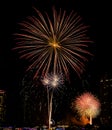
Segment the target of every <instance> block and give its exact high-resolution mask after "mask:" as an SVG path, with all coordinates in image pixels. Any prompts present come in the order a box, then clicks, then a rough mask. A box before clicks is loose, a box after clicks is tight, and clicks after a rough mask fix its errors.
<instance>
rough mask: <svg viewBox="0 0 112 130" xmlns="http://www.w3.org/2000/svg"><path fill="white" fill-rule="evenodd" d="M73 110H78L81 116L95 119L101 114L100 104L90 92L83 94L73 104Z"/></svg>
mask: <svg viewBox="0 0 112 130" xmlns="http://www.w3.org/2000/svg"><path fill="white" fill-rule="evenodd" d="M72 109H73V110H77V112H78V113H79V115H80V116H85V117H90V124H91V123H92V118H95V117H96V116H97V115H98V114H99V113H100V102H99V100H98V99H97V97H95V96H94V95H93V94H91V93H90V92H86V93H83V94H82V95H80V96H79V97H77V98H76V99H75V100H74V101H73V102H72Z"/></svg>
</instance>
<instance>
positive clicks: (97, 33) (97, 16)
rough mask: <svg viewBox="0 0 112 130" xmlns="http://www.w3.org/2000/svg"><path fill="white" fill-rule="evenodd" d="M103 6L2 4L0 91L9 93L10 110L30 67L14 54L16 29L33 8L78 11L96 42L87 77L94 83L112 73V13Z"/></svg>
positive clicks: (92, 1) (43, 1) (24, 0)
mask: <svg viewBox="0 0 112 130" xmlns="http://www.w3.org/2000/svg"><path fill="white" fill-rule="evenodd" d="M102 2H103V1H101V4H99V3H100V2H99V3H98V1H97V0H15V1H12V0H10V1H8V0H7V1H6V0H5V1H3V2H1V3H0V32H1V35H0V38H1V39H0V77H1V78H0V89H3V90H6V92H7V94H8V98H9V100H10V106H11V105H12V106H13V105H14V104H16V103H17V102H18V100H19V98H16V99H15V97H17V96H19V94H18V93H19V91H20V89H21V88H20V87H19V86H20V81H21V80H22V78H23V76H24V73H25V70H26V68H27V65H28V61H24V60H23V59H22V60H21V59H19V57H18V55H17V54H16V53H15V52H13V51H12V50H11V49H12V48H13V47H14V46H15V42H14V39H13V33H15V31H16V29H17V23H18V22H20V21H22V20H23V19H24V18H25V17H27V16H29V15H30V14H31V13H32V7H33V6H35V7H37V9H39V10H41V11H44V10H45V11H48V12H49V11H50V9H51V8H52V6H55V7H56V8H58V9H59V8H62V9H65V10H67V11H71V10H75V11H76V12H77V13H79V15H80V16H81V17H82V18H83V22H84V23H85V24H87V25H89V26H90V30H89V31H90V32H89V35H90V37H91V39H92V40H93V41H94V46H93V48H92V52H93V53H94V57H93V58H92V59H91V60H90V61H89V63H88V68H87V73H86V74H85V75H86V76H88V75H91V77H92V80H93V81H95V80H97V79H98V80H99V79H100V77H102V75H103V74H104V73H105V72H109V73H110V72H112V70H111V66H112V59H111V56H112V50H111V48H112V47H111V27H110V25H111V11H110V10H109V3H108V5H107V4H106V3H102ZM85 78H86V77H85ZM14 99H15V100H14ZM10 109H11V107H10ZM12 111H15V110H14V109H12Z"/></svg>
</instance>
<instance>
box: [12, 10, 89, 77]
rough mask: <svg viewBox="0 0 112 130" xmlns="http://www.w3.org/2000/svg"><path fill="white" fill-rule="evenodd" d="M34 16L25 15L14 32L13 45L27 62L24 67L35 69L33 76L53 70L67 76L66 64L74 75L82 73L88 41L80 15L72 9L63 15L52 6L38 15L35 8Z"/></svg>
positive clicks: (38, 12)
mask: <svg viewBox="0 0 112 130" xmlns="http://www.w3.org/2000/svg"><path fill="white" fill-rule="evenodd" d="M35 11H36V13H37V16H29V17H28V18H27V19H26V21H23V22H21V23H20V26H21V29H20V30H19V33H15V36H16V40H17V44H16V47H15V48H13V49H15V50H17V51H18V52H19V53H20V58H25V59H28V60H29V61H30V63H31V64H30V65H29V67H28V70H30V69H33V68H34V69H35V70H36V71H35V74H34V77H37V75H39V74H40V75H47V74H48V73H51V72H53V73H54V74H57V73H59V72H61V73H63V74H64V75H65V76H66V77H67V78H68V77H69V67H71V68H72V69H73V70H75V72H76V73H77V74H78V76H80V75H81V73H82V72H83V70H84V68H85V65H84V62H85V61H88V58H87V57H86V56H87V55H91V53H90V52H89V51H88V50H89V49H88V46H89V44H88V43H91V40H90V39H89V37H88V36H87V35H86V32H87V26H84V25H83V23H82V20H81V17H80V16H78V15H77V14H76V13H75V12H74V11H72V12H70V13H69V15H67V13H66V11H62V10H61V9H60V11H59V13H58V12H57V11H56V10H55V9H54V8H53V15H52V16H50V15H49V14H48V13H45V14H42V13H41V12H40V11H38V10H37V9H35Z"/></svg>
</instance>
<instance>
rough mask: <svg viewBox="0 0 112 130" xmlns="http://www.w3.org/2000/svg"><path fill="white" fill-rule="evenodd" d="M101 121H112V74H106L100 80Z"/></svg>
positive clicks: (106, 122) (105, 122)
mask: <svg viewBox="0 0 112 130" xmlns="http://www.w3.org/2000/svg"><path fill="white" fill-rule="evenodd" d="M100 100H101V118H100V119H101V123H102V124H107V125H109V124H111V122H112V76H110V75H108V74H105V76H104V77H103V78H102V79H101V80H100Z"/></svg>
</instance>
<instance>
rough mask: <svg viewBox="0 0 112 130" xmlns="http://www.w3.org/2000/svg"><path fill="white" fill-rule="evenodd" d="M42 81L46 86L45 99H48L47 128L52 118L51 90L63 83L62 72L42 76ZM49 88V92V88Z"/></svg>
mask: <svg viewBox="0 0 112 130" xmlns="http://www.w3.org/2000/svg"><path fill="white" fill-rule="evenodd" d="M42 83H43V85H44V86H46V87H47V99H48V116H49V129H50V127H51V126H50V125H51V120H52V119H51V118H52V100H53V92H54V90H56V89H59V87H60V86H61V85H62V84H63V83H64V79H63V75H62V74H48V75H46V76H44V77H43V79H42ZM50 89H51V93H50V91H49V90H50Z"/></svg>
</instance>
